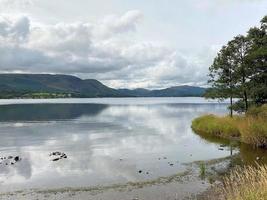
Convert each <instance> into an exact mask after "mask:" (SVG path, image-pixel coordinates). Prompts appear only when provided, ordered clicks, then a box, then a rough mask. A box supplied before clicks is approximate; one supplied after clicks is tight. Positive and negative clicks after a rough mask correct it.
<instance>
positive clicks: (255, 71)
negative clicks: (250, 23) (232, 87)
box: [248, 16, 267, 104]
mask: <svg viewBox="0 0 267 200" xmlns="http://www.w3.org/2000/svg"><path fill="white" fill-rule="evenodd" d="M248 38H249V40H250V42H251V49H250V52H249V56H248V63H249V65H250V66H251V67H252V72H251V81H250V94H251V98H252V100H253V102H254V103H255V104H263V103H266V100H267V16H265V17H264V18H263V19H262V20H261V27H260V28H257V27H254V28H251V29H250V30H249V32H248Z"/></svg>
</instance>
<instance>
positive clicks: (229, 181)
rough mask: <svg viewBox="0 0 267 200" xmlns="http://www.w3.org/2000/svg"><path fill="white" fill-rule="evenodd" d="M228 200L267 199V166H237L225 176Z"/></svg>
mask: <svg viewBox="0 0 267 200" xmlns="http://www.w3.org/2000/svg"><path fill="white" fill-rule="evenodd" d="M222 193H223V196H224V199H226V200H266V199H267V166H266V165H263V166H257V167H246V168H237V169H236V170H234V171H232V172H231V173H230V175H229V176H227V177H226V178H224V188H223V191H222Z"/></svg>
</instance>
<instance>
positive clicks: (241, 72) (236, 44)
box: [228, 35, 251, 111]
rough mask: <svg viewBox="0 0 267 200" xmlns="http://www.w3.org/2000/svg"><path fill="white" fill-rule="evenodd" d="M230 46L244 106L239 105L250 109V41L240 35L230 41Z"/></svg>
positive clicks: (238, 90)
mask: <svg viewBox="0 0 267 200" xmlns="http://www.w3.org/2000/svg"><path fill="white" fill-rule="evenodd" d="M228 46H229V48H230V49H231V52H230V53H231V57H232V59H233V65H234V66H235V67H234V69H235V75H236V76H235V82H236V84H237V85H236V87H237V92H240V94H236V95H237V97H240V98H242V99H243V103H244V106H241V108H240V107H239V109H241V110H242V111H243V109H242V107H244V110H245V111H247V110H248V92H247V91H248V82H249V80H250V74H251V69H250V65H249V64H248V62H247V57H248V53H249V49H250V46H251V45H250V42H249V40H248V38H247V37H245V36H243V35H238V36H236V37H234V39H233V40H231V41H230V42H228Z"/></svg>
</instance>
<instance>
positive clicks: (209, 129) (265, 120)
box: [192, 105, 267, 147]
mask: <svg viewBox="0 0 267 200" xmlns="http://www.w3.org/2000/svg"><path fill="white" fill-rule="evenodd" d="M192 129H193V130H194V131H195V132H196V133H197V134H199V135H202V136H204V137H205V136H218V137H222V138H227V139H239V140H240V141H241V142H244V143H247V144H252V145H255V146H258V147H267V105H263V106H261V107H255V108H251V109H250V110H249V111H248V112H247V114H246V115H242V116H241V115H240V116H234V117H232V118H231V117H229V116H224V117H219V116H215V115H204V116H202V117H199V118H196V119H195V120H193V122H192Z"/></svg>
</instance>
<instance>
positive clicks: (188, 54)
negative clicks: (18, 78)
mask: <svg viewBox="0 0 267 200" xmlns="http://www.w3.org/2000/svg"><path fill="white" fill-rule="evenodd" d="M266 14H267V1H266V0H0V73H60V74H71V75H76V76H79V77H81V78H94V79H98V80H100V81H102V82H103V83H105V84H107V85H108V86H111V87H115V88H124V87H127V88H139V87H144V88H165V87H169V86H174V85H183V84H190V85H200V86H205V85H206V82H207V73H208V67H209V66H210V64H211V63H212V60H213V58H214V57H215V55H216V53H217V51H218V50H219V49H220V47H221V46H222V45H223V44H225V43H226V42H227V41H228V40H230V39H231V38H233V37H234V36H235V35H238V34H245V33H246V31H247V30H248V29H249V27H251V26H256V25H259V21H260V20H261V18H262V17H263V16H264V15H266Z"/></svg>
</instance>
